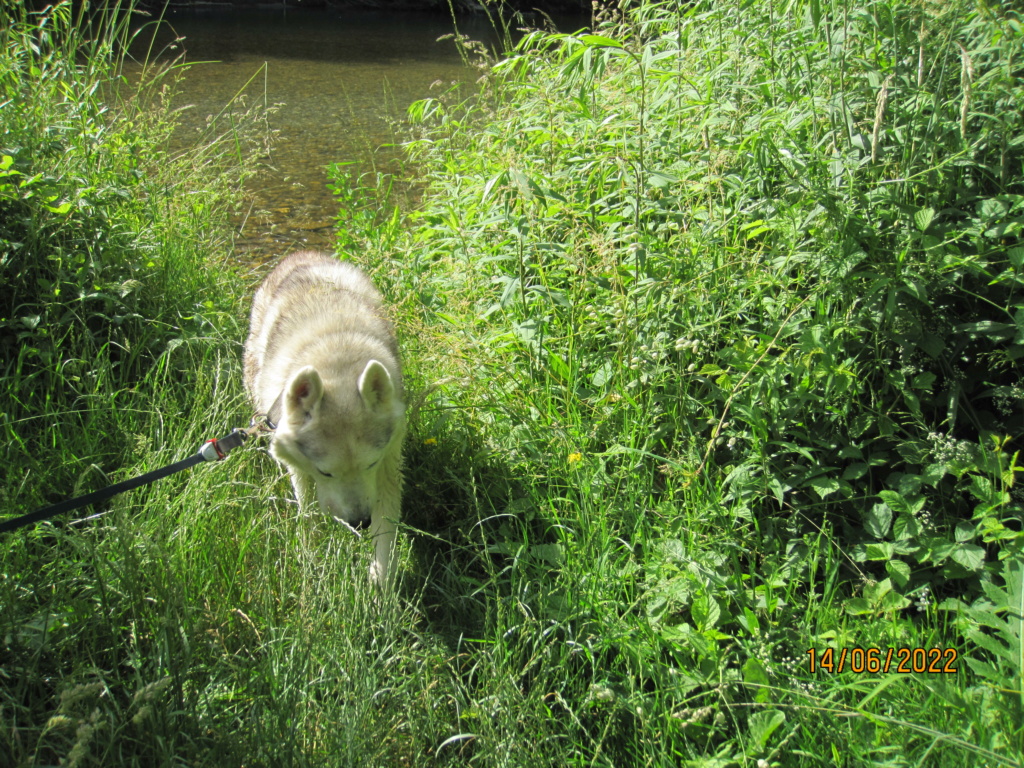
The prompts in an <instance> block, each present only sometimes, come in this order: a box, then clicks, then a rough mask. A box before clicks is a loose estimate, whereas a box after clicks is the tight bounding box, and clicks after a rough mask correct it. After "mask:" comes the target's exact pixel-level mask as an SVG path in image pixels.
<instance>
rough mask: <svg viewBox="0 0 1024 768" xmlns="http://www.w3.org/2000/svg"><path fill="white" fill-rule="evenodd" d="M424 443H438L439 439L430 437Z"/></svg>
mask: <svg viewBox="0 0 1024 768" xmlns="http://www.w3.org/2000/svg"><path fill="white" fill-rule="evenodd" d="M423 444H424V445H437V440H436V439H434V438H433V437H428V438H427V439H426V440H424V441H423Z"/></svg>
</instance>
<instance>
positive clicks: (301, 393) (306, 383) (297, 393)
mask: <svg viewBox="0 0 1024 768" xmlns="http://www.w3.org/2000/svg"><path fill="white" fill-rule="evenodd" d="M285 391H286V395H285V401H286V402H287V405H288V412H289V413H294V412H296V411H301V412H302V413H303V414H305V415H306V416H309V414H311V413H312V412H313V409H314V408H316V406H317V405H318V404H319V403H320V398H321V397H323V396H324V383H323V381H321V380H320V374H319V373H317V372H316V368H314V367H313V366H311V365H307V366H306V367H305V368H300V369H299V370H298V371H297V372H296V373H295V375H294V376H292V380H291V381H289V382H288V386H287V387H286V390H285Z"/></svg>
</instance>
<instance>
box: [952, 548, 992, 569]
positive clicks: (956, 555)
mask: <svg viewBox="0 0 1024 768" xmlns="http://www.w3.org/2000/svg"><path fill="white" fill-rule="evenodd" d="M949 556H950V558H951V559H952V560H953V562H955V563H958V564H959V565H962V566H963V567H964V568H966V569H967V570H969V571H980V570H981V567H982V566H983V565H984V564H985V550H984V549H982V548H981V547H979V546H978V545H977V544H958V545H957V546H956V548H955V549H953V551H952V552H951V553H950V554H949Z"/></svg>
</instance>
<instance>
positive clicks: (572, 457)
mask: <svg viewBox="0 0 1024 768" xmlns="http://www.w3.org/2000/svg"><path fill="white" fill-rule="evenodd" d="M581 461H583V454H582V453H570V454H569V463H570V464H578V463H579V462H581Z"/></svg>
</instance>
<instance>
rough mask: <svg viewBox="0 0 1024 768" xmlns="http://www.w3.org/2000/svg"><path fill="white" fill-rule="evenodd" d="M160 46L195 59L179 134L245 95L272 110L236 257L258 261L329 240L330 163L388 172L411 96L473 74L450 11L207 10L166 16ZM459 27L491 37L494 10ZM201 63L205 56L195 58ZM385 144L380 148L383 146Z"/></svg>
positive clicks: (196, 131)
mask: <svg viewBox="0 0 1024 768" xmlns="http://www.w3.org/2000/svg"><path fill="white" fill-rule="evenodd" d="M166 22H167V25H169V26H165V28H164V30H163V31H162V33H161V35H160V36H159V39H158V40H159V42H158V46H157V50H159V49H160V48H162V47H164V46H165V45H167V44H168V43H170V42H171V41H173V39H174V35H173V34H172V33H171V30H172V29H173V31H174V32H175V33H177V35H179V36H181V37H183V38H184V40H183V42H182V45H183V46H184V48H185V51H186V52H187V56H186V60H187V61H188V62H197V63H195V64H194V65H193V66H191V67H189V68H188V70H187V71H186V73H185V75H184V81H183V82H182V83H181V84H180V86H179V90H180V92H179V96H178V98H177V103H178V104H179V105H181V106H188V109H186V110H185V111H184V112H183V113H182V118H181V119H182V123H181V127H180V129H179V131H178V133H177V135H176V141H178V142H182V143H183V144H184V143H187V142H190V141H196V140H199V139H200V138H201V137H202V135H203V133H204V131H206V130H207V126H208V122H209V120H210V118H211V116H213V115H217V114H218V113H219V112H221V110H222V109H223V108H224V106H225V105H226V104H228V102H229V101H231V99H232V98H233V97H234V96H235V95H236V94H238V93H240V92H244V93H245V95H246V99H248V100H249V101H250V102H251V101H253V100H256V101H258V102H261V103H264V102H265V103H266V104H268V105H271V106H274V107H276V109H275V110H274V112H273V113H272V114H271V117H270V127H271V128H272V129H273V131H274V132H275V136H274V141H273V144H272V149H271V152H270V155H269V157H267V158H266V160H267V163H268V166H269V167H268V168H267V169H266V170H265V171H264V172H262V173H261V174H260V176H259V177H258V178H257V179H255V180H253V181H252V182H251V183H250V184H249V191H250V192H251V200H248V201H246V207H245V210H243V211H242V212H241V213H240V214H239V216H238V217H237V219H236V222H235V223H236V226H237V228H238V236H237V239H236V256H238V257H239V258H241V259H244V260H247V261H250V260H251V261H262V260H265V259H267V258H271V257H274V256H277V255H280V254H283V253H286V252H288V251H290V250H294V249H297V248H326V249H330V248H331V245H332V217H333V216H334V215H335V212H336V210H337V208H338V204H337V202H336V201H335V200H334V198H333V196H332V194H331V192H330V191H329V189H328V187H327V183H328V177H327V171H326V168H327V166H328V165H329V164H332V163H352V164H353V165H352V166H350V168H351V171H352V172H354V173H356V174H358V173H362V172H366V171H374V170H384V171H392V170H394V169H395V167H396V158H397V157H398V153H397V151H396V150H395V149H393V148H392V149H388V148H386V147H384V145H386V144H394V143H396V142H398V141H401V140H402V135H403V134H402V130H403V127H402V120H403V118H404V116H405V112H406V109H407V108H408V106H409V104H411V103H412V102H413V101H415V100H417V99H421V98H424V97H427V96H430V95H436V94H438V93H439V89H443V88H445V87H448V86H450V84H452V83H453V82H456V81H460V82H465V83H470V84H471V83H472V81H473V78H474V77H475V70H474V69H472V68H470V67H467V66H466V65H465V64H464V63H463V60H462V58H461V57H460V55H459V52H458V50H457V48H456V46H455V43H454V42H453V41H452V40H443V41H438V38H439V37H441V36H443V35H446V34H451V33H452V32H453V31H454V29H453V22H452V20H451V19H450V18H445V17H443V16H437V15H428V14H416V13H405V14H394V13H387V14H385V13H383V12H373V11H365V10H363V11H360V10H340V9H323V8H321V9H295V8H289V9H283V8H281V7H276V8H260V9H244V10H234V9H232V8H230V7H220V8H218V7H211V8H207V9H203V10H190V11H187V12H182V11H179V12H176V13H171V14H168V16H167V18H166ZM459 31H460V32H462V33H464V34H466V35H468V36H469V37H471V38H473V39H479V40H488V41H493V40H494V39H495V35H494V32H493V30H492V28H491V25H490V23H489V21H488V20H487V19H486V18H480V19H471V20H468V21H466V22H463V21H461V20H460V21H459ZM198 62H203V63H198ZM382 147H383V148H382Z"/></svg>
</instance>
